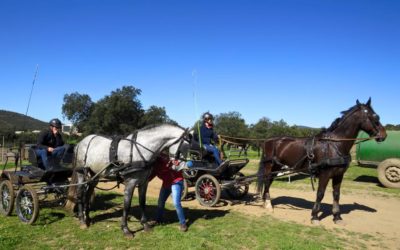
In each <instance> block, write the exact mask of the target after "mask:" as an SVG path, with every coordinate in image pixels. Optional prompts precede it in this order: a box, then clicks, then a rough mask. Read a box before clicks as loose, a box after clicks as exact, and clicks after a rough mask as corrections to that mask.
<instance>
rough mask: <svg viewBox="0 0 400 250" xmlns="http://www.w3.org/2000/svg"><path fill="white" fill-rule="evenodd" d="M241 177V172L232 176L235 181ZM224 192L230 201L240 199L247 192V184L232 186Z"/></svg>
mask: <svg viewBox="0 0 400 250" xmlns="http://www.w3.org/2000/svg"><path fill="white" fill-rule="evenodd" d="M243 176H244V174H242V173H241V172H237V173H236V174H234V175H233V180H236V179H238V178H240V177H243ZM226 192H227V193H228V195H229V197H231V198H232V199H240V198H242V197H243V196H245V195H246V194H247V193H248V192H249V184H248V183H246V184H236V185H233V186H232V187H231V188H230V189H227V190H226Z"/></svg>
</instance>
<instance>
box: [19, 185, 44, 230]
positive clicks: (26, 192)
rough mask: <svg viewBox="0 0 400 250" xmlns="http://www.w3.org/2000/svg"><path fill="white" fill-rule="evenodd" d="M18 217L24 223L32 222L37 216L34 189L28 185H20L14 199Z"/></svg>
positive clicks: (37, 206)
mask: <svg viewBox="0 0 400 250" xmlns="http://www.w3.org/2000/svg"><path fill="white" fill-rule="evenodd" d="M15 205H16V212H17V215H18V217H19V219H20V220H21V221H22V222H24V223H26V224H33V223H34V222H35V221H36V219H37V217H38V216H39V200H38V197H37V194H36V191H35V190H34V189H33V188H32V187H30V186H22V187H21V188H20V190H19V191H18V193H17V199H16V201H15Z"/></svg>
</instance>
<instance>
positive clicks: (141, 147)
mask: <svg viewBox="0 0 400 250" xmlns="http://www.w3.org/2000/svg"><path fill="white" fill-rule="evenodd" d="M112 143H113V142H112V139H110V138H107V137H104V136H99V135H89V136H87V137H85V138H84V139H83V140H82V141H81V142H79V144H78V145H77V146H76V147H75V171H74V175H76V176H74V177H75V178H73V179H74V180H73V181H71V182H75V183H77V184H78V185H77V186H76V201H77V205H78V216H79V220H80V223H81V227H82V228H85V227H87V226H89V224H90V218H89V210H90V202H89V200H90V197H91V195H92V193H93V190H94V188H95V187H96V185H97V183H98V180H99V178H106V179H117V180H120V181H123V183H124V185H125V191H124V208H123V214H122V218H121V228H122V231H123V233H124V235H125V236H128V237H132V236H133V233H132V232H131V231H130V230H129V228H128V225H127V219H128V212H129V209H130V207H131V201H132V196H133V192H134V189H135V187H136V186H138V189H139V206H140V209H141V213H142V217H141V220H140V222H141V224H142V225H143V226H144V230H145V231H147V230H149V229H150V227H149V225H148V223H147V217H146V214H145V206H146V192H147V186H148V177H149V175H150V173H151V171H152V163H153V162H154V161H155V160H156V158H157V156H158V155H159V153H160V152H161V151H163V150H164V149H166V148H169V153H170V157H171V156H172V158H173V159H174V160H175V159H178V158H179V157H180V155H185V154H186V153H187V150H188V148H189V143H190V141H189V139H188V133H187V131H186V130H185V129H183V128H181V127H179V126H175V125H170V124H162V125H157V126H149V127H145V128H143V129H141V130H138V131H137V132H136V133H135V134H131V135H129V136H128V137H126V138H123V139H121V140H120V141H119V142H118V146H117V147H116V148H117V150H116V152H115V154H114V158H115V159H112V160H110V158H111V157H112V156H111V153H110V148H111V147H115V145H113V144H112ZM179 163H180V164H184V162H180V161H179ZM89 179H90V181H88V180H89ZM79 184H80V185H79Z"/></svg>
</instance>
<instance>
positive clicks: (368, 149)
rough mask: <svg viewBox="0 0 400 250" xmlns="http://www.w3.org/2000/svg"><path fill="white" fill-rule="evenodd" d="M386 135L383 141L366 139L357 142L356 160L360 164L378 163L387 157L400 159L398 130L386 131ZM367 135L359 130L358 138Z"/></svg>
mask: <svg viewBox="0 0 400 250" xmlns="http://www.w3.org/2000/svg"><path fill="white" fill-rule="evenodd" d="M386 133H387V137H386V140H385V141H383V142H376V141H375V140H368V141H365V142H361V143H358V144H357V148H356V154H357V161H358V162H360V163H361V164H363V163H364V164H368V163H370V164H374V163H375V164H376V165H377V164H379V162H381V161H384V160H386V159H388V158H399V159H400V131H386ZM368 137H369V135H368V134H367V133H365V132H361V133H360V134H359V135H358V138H368Z"/></svg>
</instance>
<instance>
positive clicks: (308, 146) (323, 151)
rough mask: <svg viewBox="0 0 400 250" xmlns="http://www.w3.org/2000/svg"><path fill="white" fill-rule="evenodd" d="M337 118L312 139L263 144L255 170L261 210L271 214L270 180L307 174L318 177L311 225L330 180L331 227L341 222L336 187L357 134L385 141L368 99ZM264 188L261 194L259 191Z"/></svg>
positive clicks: (272, 139)
mask: <svg viewBox="0 0 400 250" xmlns="http://www.w3.org/2000/svg"><path fill="white" fill-rule="evenodd" d="M342 114H343V116H342V117H341V118H337V119H336V120H335V121H334V122H333V123H332V125H331V126H330V127H329V128H328V129H325V130H323V131H322V132H320V133H319V134H318V135H316V136H315V137H312V138H294V137H274V138H270V139H267V140H266V141H265V142H264V145H263V146H262V147H263V155H262V157H261V161H260V167H259V170H258V190H259V192H260V193H261V191H263V194H262V198H263V201H264V207H265V208H267V209H269V210H272V209H273V207H272V204H271V197H270V193H269V188H270V186H271V183H272V181H273V179H274V177H275V176H276V175H277V174H278V173H280V172H283V171H288V170H289V171H290V172H309V173H310V174H311V175H314V176H316V177H318V179H319V183H318V191H317V199H316V202H315V204H314V207H313V209H312V212H311V221H312V222H313V223H316V224H317V223H318V222H319V218H318V213H319V211H320V205H321V201H322V199H323V197H324V194H325V189H326V186H327V184H328V182H329V180H330V179H332V187H333V204H332V213H333V220H334V222H335V223H340V222H342V218H341V216H340V208H339V197H340V185H341V183H342V180H343V175H344V173H345V172H346V170H347V168H348V166H349V163H350V161H351V157H350V149H351V147H352V146H353V144H354V142H355V138H356V137H357V134H358V132H359V131H360V130H363V131H365V132H367V133H368V134H369V136H371V137H374V138H375V140H377V141H383V140H385V138H386V131H385V128H384V127H383V126H382V124H381V123H380V121H379V116H378V115H377V114H376V113H375V112H374V110H373V109H372V107H371V98H370V99H369V100H368V102H367V103H366V104H361V103H360V102H359V101H358V100H357V104H356V105H355V106H353V107H351V108H350V109H349V110H347V111H343V112H342ZM263 188H264V190H263Z"/></svg>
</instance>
